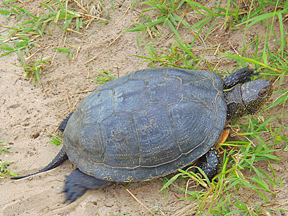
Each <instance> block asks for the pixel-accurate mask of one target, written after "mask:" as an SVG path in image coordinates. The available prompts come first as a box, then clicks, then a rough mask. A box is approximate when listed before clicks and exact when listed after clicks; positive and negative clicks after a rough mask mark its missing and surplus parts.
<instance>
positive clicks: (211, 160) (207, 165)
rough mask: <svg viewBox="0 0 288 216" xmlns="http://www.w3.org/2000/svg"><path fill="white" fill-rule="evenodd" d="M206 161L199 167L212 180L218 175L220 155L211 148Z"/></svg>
mask: <svg viewBox="0 0 288 216" xmlns="http://www.w3.org/2000/svg"><path fill="white" fill-rule="evenodd" d="M204 157H206V159H205V161H204V162H202V164H201V165H200V166H199V167H200V168H201V169H202V170H203V171H204V172H205V174H206V175H207V177H208V178H209V179H210V180H211V179H212V178H213V177H214V176H215V175H216V173H217V167H218V164H219V155H218V153H217V151H216V149H214V148H211V149H210V151H209V152H207V154H206V155H204Z"/></svg>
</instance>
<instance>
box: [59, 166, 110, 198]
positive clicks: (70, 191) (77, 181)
mask: <svg viewBox="0 0 288 216" xmlns="http://www.w3.org/2000/svg"><path fill="white" fill-rule="evenodd" d="M113 183H114V182H109V181H105V180H100V179H97V178H95V177H93V176H89V175H86V174H84V173H82V172H81V171H80V170H79V169H75V170H74V171H73V172H72V173H71V174H70V175H69V176H66V183H65V187H64V190H63V191H62V192H65V193H66V199H65V201H64V202H63V203H66V201H68V200H70V203H72V202H74V201H75V200H76V199H77V198H78V197H81V196H82V195H83V194H84V193H85V192H86V190H88V189H92V190H93V189H99V188H105V187H108V186H110V185H112V184H113Z"/></svg>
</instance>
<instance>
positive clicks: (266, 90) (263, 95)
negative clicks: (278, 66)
mask: <svg viewBox="0 0 288 216" xmlns="http://www.w3.org/2000/svg"><path fill="white" fill-rule="evenodd" d="M268 93H269V89H268V88H263V89H261V90H260V91H259V93H258V95H259V96H260V97H265V96H266V95H267V94H268Z"/></svg>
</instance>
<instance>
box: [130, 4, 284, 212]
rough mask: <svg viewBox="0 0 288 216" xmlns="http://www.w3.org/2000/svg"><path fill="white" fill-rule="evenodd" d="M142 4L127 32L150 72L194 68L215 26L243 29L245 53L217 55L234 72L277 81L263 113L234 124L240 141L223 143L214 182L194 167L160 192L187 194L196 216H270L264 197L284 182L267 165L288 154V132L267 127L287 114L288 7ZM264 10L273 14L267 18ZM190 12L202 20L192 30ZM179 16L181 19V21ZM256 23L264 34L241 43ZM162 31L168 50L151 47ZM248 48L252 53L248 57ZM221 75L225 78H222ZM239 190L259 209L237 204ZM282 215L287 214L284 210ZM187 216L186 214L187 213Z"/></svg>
mask: <svg viewBox="0 0 288 216" xmlns="http://www.w3.org/2000/svg"><path fill="white" fill-rule="evenodd" d="M141 4H145V5H148V7H147V9H145V10H143V11H142V14H141V17H142V20H141V21H139V22H137V23H135V24H134V26H133V27H132V28H131V29H130V30H128V31H129V32H138V37H137V38H136V40H137V43H138V46H139V49H140V47H141V46H140V44H141V43H142V44H143V45H144V47H145V49H146V50H145V51H146V52H145V53H148V54H149V55H148V56H147V55H139V56H137V57H139V58H142V59H143V62H148V64H149V65H150V66H151V67H159V66H160V67H161V66H166V67H167V66H168V67H171V66H174V67H182V68H189V69H197V68H198V67H199V65H200V63H201V61H202V60H203V57H202V58H201V56H199V55H197V53H195V52H193V47H194V45H195V43H196V42H198V41H200V42H201V44H202V45H203V46H204V47H206V41H207V38H208V37H209V36H210V34H211V32H212V31H213V30H214V29H215V28H218V26H217V25H219V23H221V25H222V26H223V27H224V28H226V29H227V30H228V31H233V30H237V29H240V28H241V29H244V32H245V34H244V35H245V36H244V39H243V47H244V48H243V49H242V50H241V51H240V52H239V53H238V54H236V55H235V54H230V53H220V54H222V56H223V58H229V59H231V62H233V64H234V65H235V66H236V67H235V69H237V68H238V67H243V66H246V65H247V64H250V65H251V66H252V65H253V66H254V67H255V68H257V70H258V71H260V72H261V75H262V76H264V77H267V78H272V80H275V79H276V78H277V77H279V84H278V88H277V87H276V86H274V87H276V89H277V90H276V91H274V94H276V95H279V96H278V97H277V99H276V100H275V101H274V102H272V103H271V104H270V105H268V106H266V107H265V108H264V111H263V112H260V113H258V114H257V116H255V115H254V116H246V117H244V118H241V119H237V120H235V121H234V122H233V128H240V132H238V134H237V136H238V137H239V138H240V140H242V141H236V142H235V141H233V142H231V141H230V142H228V141H227V142H225V143H224V144H223V145H222V146H221V151H222V158H223V159H222V163H221V167H220V168H219V172H218V173H219V174H218V175H217V176H215V177H214V179H213V181H212V182H210V181H209V179H207V178H206V181H203V180H202V179H201V178H199V176H197V175H196V174H195V173H194V172H192V171H191V169H192V168H195V167H190V168H188V169H187V170H186V171H185V170H180V173H178V174H176V175H175V176H174V177H172V178H171V179H169V180H168V179H167V180H166V181H165V184H164V186H163V188H162V190H164V189H165V190H166V191H167V189H168V188H169V186H170V185H174V186H176V187H178V189H179V191H182V192H183V193H186V194H187V196H186V198H183V199H194V200H196V202H195V206H194V208H193V209H194V210H196V215H198V214H199V215H206V214H212V215H233V214H236V213H238V214H241V215H259V214H261V213H263V212H265V211H271V210H272V209H273V207H272V208H271V209H269V208H265V207H263V205H261V204H264V203H265V202H268V201H270V198H269V196H268V194H273V195H275V196H276V193H275V192H274V188H277V187H282V186H283V183H282V181H281V178H279V177H277V176H276V174H275V172H274V170H273V168H272V166H271V164H270V162H272V161H276V162H279V161H280V159H279V158H277V157H276V156H275V151H281V150H285V149H286V150H287V144H288V142H287V141H288V140H287V132H288V131H287V127H285V126H284V125H283V124H282V125H281V124H277V125H275V126H276V128H275V129H272V126H271V125H272V124H275V123H272V122H273V121H275V120H276V119H279V118H282V119H283V118H285V113H287V112H285V110H286V106H287V99H288V90H287V89H284V90H282V89H281V86H282V81H283V79H284V77H285V76H287V75H288V73H287V72H288V67H287V66H288V65H287V59H288V58H287V57H288V56H287V42H286V41H287V38H286V36H285V29H284V27H283V17H284V16H287V12H288V3H287V2H282V1H276V2H274V1H265V0H262V1H257V2H256V1H255V2H248V8H246V10H243V9H240V6H239V5H237V4H236V3H235V2H233V1H228V3H227V6H226V8H221V7H220V6H219V5H220V1H218V5H217V7H215V8H207V7H205V6H204V5H201V4H199V3H197V2H193V1H161V3H160V4H159V2H158V1H144V2H142V3H141ZM249 4H250V5H249ZM268 9H270V11H271V10H272V11H273V12H269V13H267V12H266V11H267V10H268ZM189 11H193V12H194V14H196V15H197V16H198V17H200V18H201V19H199V21H198V22H196V23H194V25H191V24H189V22H188V21H186V20H185V15H186V13H187V12H189ZM148 12H149V13H148ZM146 14H149V15H146ZM151 14H152V15H151ZM181 14H182V17H180V15H181ZM257 23H261V24H262V25H266V34H265V35H257V36H256V37H255V38H254V40H252V41H251V42H250V43H248V44H245V37H246V34H247V33H248V32H249V29H250V28H253V27H254V25H256V24H257ZM274 23H279V29H278V28H276V25H273V24H274ZM204 27H205V29H204ZM162 28H168V29H170V31H171V32H172V33H173V36H172V37H173V39H174V41H175V42H174V43H173V44H172V46H171V47H170V49H165V50H163V49H161V48H155V46H154V44H156V42H157V40H158V39H159V38H161V36H163V37H167V35H162V34H161V29H162ZM179 29H184V30H189V31H190V32H191V36H193V37H194V38H193V41H192V43H190V44H187V43H185V42H184V40H183V39H182V38H181V36H180V34H179V32H180V31H181V30H179ZM277 31H280V37H279V36H278V37H277V36H276V35H277V34H276V32H277ZM148 35H149V36H150V38H153V41H152V42H151V39H149V40H150V42H149V43H147V42H146V40H147V37H148ZM262 41H265V43H264V46H263V47H261V43H260V42H262ZM272 41H274V43H275V44H276V45H277V47H278V50H276V51H275V50H273V51H271V50H270V45H271V44H272ZM248 48H250V50H253V51H252V52H248V51H247V50H249V49H248ZM251 48H252V49H251ZM140 51H141V53H144V51H143V50H141V49H140ZM204 56H205V55H204ZM206 69H209V70H216V71H218V68H217V65H211V64H210V63H208V62H207V68H206ZM221 74H222V75H224V74H225V73H221ZM226 75H227V74H226ZM286 88H287V86H286ZM274 106H278V107H281V106H282V107H283V108H282V109H283V112H282V115H281V116H268V113H269V110H270V109H271V108H272V107H274ZM263 116H265V118H264V117H263ZM264 133H265V134H270V136H271V138H270V139H268V140H264V138H263V137H262V134H264ZM255 143H257V144H255ZM279 143H282V144H283V146H284V147H283V148H282V149H278V150H275V145H276V144H279ZM261 161H268V163H269V164H270V168H271V172H272V176H270V175H269V174H268V173H266V171H265V170H261V169H259V168H257V164H259V163H261ZM247 170H249V171H250V175H249V176H246V174H245V173H247ZM244 171H246V172H244ZM251 173H252V174H253V175H251ZM202 174H203V173H202ZM179 177H182V178H183V177H184V178H186V179H190V180H193V181H195V182H197V183H198V184H199V185H202V186H203V188H205V189H203V190H200V191H189V190H188V191H187V190H186V189H185V188H181V187H179V186H177V185H176V184H174V181H175V180H176V179H177V178H179ZM240 188H246V189H244V190H250V191H254V193H256V194H258V196H259V199H260V200H261V201H259V204H258V205H254V204H253V203H252V202H250V201H249V199H248V200H247V202H245V203H244V202H242V201H240V200H239V198H237V193H236V194H235V192H234V193H232V192H231V191H232V189H234V190H236V191H239V189H240ZM278 210H281V209H278ZM281 211H285V210H283V209H282V210H281ZM186 213H187V214H188V213H189V212H186ZM191 213H192V209H191V212H190V214H191Z"/></svg>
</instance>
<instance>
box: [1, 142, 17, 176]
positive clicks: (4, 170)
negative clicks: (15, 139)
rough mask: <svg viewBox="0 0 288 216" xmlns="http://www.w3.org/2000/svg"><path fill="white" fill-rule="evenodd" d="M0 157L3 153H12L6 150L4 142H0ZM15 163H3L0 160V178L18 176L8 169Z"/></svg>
mask: <svg viewBox="0 0 288 216" xmlns="http://www.w3.org/2000/svg"><path fill="white" fill-rule="evenodd" d="M0 147H1V148H0V155H1V153H3V152H12V151H11V150H10V149H9V148H6V144H5V143H3V142H0ZM12 163H13V161H2V160H0V178H1V177H5V176H7V175H10V176H17V174H15V173H13V172H11V171H10V169H8V168H7V167H8V166H9V165H10V164H12Z"/></svg>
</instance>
